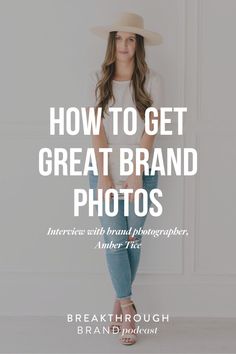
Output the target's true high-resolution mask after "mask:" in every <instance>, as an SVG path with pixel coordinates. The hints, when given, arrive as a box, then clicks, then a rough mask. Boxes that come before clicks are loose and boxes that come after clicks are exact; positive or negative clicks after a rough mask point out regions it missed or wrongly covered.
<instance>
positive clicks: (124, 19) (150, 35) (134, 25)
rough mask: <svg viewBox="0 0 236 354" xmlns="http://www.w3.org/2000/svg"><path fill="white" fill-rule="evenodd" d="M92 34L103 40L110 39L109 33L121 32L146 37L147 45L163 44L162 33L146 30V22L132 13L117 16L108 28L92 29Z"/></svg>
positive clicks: (98, 27)
mask: <svg viewBox="0 0 236 354" xmlns="http://www.w3.org/2000/svg"><path fill="white" fill-rule="evenodd" d="M90 30H91V32H92V33H94V34H96V35H98V36H99V37H102V38H105V39H106V38H108V34H109V32H113V31H121V32H132V33H136V34H139V35H141V36H143V37H144V39H145V44H147V45H158V44H161V43H162V36H161V35H160V33H157V32H152V31H149V30H146V29H145V28H144V20H143V17H142V16H139V15H137V14H134V13H131V12H122V13H121V14H119V15H118V16H117V19H116V20H115V22H113V24H111V25H108V26H96V27H92V28H91V29H90Z"/></svg>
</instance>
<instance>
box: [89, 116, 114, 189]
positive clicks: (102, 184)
mask: <svg viewBox="0 0 236 354" xmlns="http://www.w3.org/2000/svg"><path fill="white" fill-rule="evenodd" d="M92 145H93V148H94V151H95V156H96V161H97V167H98V185H97V188H98V189H102V190H103V194H104V193H105V192H106V190H107V189H109V188H115V186H114V183H113V180H112V178H111V176H109V175H108V176H104V175H103V154H102V152H99V148H107V147H108V140H107V136H106V132H105V128H104V125H103V122H102V120H101V125H100V131H99V134H98V135H92Z"/></svg>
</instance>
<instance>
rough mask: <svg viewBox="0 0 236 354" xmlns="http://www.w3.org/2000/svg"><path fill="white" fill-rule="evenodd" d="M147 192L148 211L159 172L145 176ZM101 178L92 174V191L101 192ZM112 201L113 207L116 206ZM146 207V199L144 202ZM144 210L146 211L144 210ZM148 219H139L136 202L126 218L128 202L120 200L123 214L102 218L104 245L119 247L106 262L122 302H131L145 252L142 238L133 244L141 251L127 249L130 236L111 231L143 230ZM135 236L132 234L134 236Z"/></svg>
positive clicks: (130, 205)
mask: <svg viewBox="0 0 236 354" xmlns="http://www.w3.org/2000/svg"><path fill="white" fill-rule="evenodd" d="M142 178H143V189H145V190H146V191H147V193H148V208H149V206H150V205H151V201H150V198H149V193H150V191H151V190H152V189H154V188H157V183H158V172H156V173H155V175H153V176H148V175H144V173H143V176H142ZM97 181H98V176H95V175H94V174H93V173H92V172H91V171H90V172H89V184H90V188H91V189H93V190H95V191H96V190H97ZM112 202H113V201H112V199H111V203H112ZM141 203H142V198H141ZM140 210H142V208H141V207H140ZM146 217H147V215H145V216H142V217H140V216H137V215H136V214H135V212H134V202H129V215H128V216H124V201H123V200H122V199H119V211H118V214H117V215H116V216H107V215H106V214H105V213H103V216H100V217H99V219H100V222H101V225H102V227H103V228H104V229H105V234H104V243H105V244H107V243H109V244H111V243H112V244H113V245H114V244H116V245H117V246H119V247H117V248H114V247H109V248H106V260H107V266H108V269H109V273H110V276H111V280H112V284H113V287H114V289H115V292H116V297H117V298H118V299H126V298H127V299H128V298H130V296H131V295H132V283H133V281H134V279H135V276H136V272H137V269H138V264H139V259H140V252H141V240H142V235H136V236H135V238H134V241H133V243H136V245H137V246H139V247H138V248H131V247H127V246H128V245H129V244H127V241H128V237H129V235H114V234H113V235H111V234H109V235H108V233H109V230H127V232H128V230H129V229H130V228H132V230H134V229H139V228H142V227H143V226H144V223H145V220H146ZM131 236H132V234H131Z"/></svg>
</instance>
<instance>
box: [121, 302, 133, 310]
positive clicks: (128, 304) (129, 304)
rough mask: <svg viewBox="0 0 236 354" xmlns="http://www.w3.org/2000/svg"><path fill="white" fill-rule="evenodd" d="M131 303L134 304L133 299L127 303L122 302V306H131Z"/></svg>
mask: <svg viewBox="0 0 236 354" xmlns="http://www.w3.org/2000/svg"><path fill="white" fill-rule="evenodd" d="M131 305H132V306H133V305H134V303H133V301H130V302H129V303H127V304H120V306H121V307H123V308H124V307H128V306H131Z"/></svg>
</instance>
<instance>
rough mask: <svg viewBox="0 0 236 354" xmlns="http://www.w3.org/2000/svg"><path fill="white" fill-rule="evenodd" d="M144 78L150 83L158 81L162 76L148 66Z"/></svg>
mask: <svg viewBox="0 0 236 354" xmlns="http://www.w3.org/2000/svg"><path fill="white" fill-rule="evenodd" d="M146 79H147V82H148V83H150V84H151V83H152V82H160V81H161V80H162V77H161V74H160V73H159V72H158V71H156V70H154V69H152V68H149V69H148V72H147V74H146Z"/></svg>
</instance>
